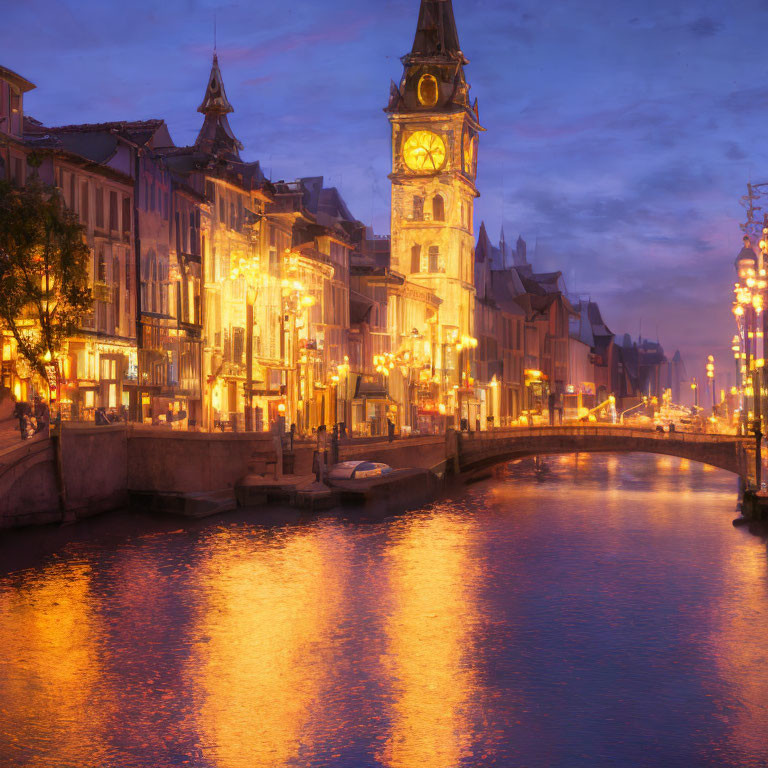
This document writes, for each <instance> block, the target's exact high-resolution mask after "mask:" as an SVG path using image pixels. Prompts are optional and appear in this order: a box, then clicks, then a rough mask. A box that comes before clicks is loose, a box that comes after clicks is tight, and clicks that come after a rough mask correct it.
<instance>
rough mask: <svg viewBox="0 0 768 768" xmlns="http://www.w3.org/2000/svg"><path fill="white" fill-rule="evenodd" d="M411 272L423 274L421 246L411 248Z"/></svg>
mask: <svg viewBox="0 0 768 768" xmlns="http://www.w3.org/2000/svg"><path fill="white" fill-rule="evenodd" d="M411 272H421V246H420V245H414V246H413V248H411Z"/></svg>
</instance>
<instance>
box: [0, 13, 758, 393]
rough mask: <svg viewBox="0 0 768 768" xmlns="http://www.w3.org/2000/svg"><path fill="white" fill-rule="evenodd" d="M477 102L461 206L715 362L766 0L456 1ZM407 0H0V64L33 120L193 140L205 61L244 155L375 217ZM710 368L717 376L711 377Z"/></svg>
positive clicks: (650, 330) (378, 222)
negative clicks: (19, 79)
mask: <svg viewBox="0 0 768 768" xmlns="http://www.w3.org/2000/svg"><path fill="white" fill-rule="evenodd" d="M453 3H454V9H455V13H456V20H457V24H458V27H459V37H460V39H461V43H462V48H463V50H464V52H465V54H466V55H467V57H468V58H469V59H470V61H471V64H470V65H469V67H468V68H467V76H468V79H469V82H470V83H471V84H472V96H476V97H477V98H478V99H479V103H480V117H481V120H482V122H483V124H484V125H485V127H486V128H487V129H488V132H487V133H486V134H484V135H483V136H482V138H481V145H480V153H479V172H478V175H479V178H478V185H479V187H480V191H481V193H482V197H481V199H480V200H479V201H478V205H477V215H476V222H477V225H478V227H479V223H480V221H481V220H482V219H484V220H485V221H486V224H487V226H488V230H489V233H490V234H491V236H492V238H493V239H498V233H499V230H500V228H501V224H502V221H503V223H504V227H505V230H506V234H507V240H508V241H510V240H514V239H515V238H516V237H517V235H518V234H519V233H522V235H523V237H525V238H526V240H527V241H528V245H529V258H530V259H531V260H532V261H533V263H534V266H535V267H536V268H537V269H539V270H554V269H560V270H562V271H563V273H564V275H565V279H566V283H567V285H568V288H569V291H570V292H572V293H578V294H582V295H585V294H588V295H591V296H592V298H593V299H596V300H597V301H599V303H600V305H601V307H602V309H603V315H604V317H605V319H606V322H607V323H608V325H609V327H610V328H611V329H612V330H613V331H614V332H616V333H617V334H622V333H624V332H626V331H628V332H630V333H631V334H632V335H633V336H637V334H638V330H639V329H640V323H641V322H642V332H643V335H644V336H647V337H650V338H653V339H655V338H656V335H657V328H658V335H659V338H660V340H661V342H662V343H663V344H664V346H665V348H666V350H667V352H668V354H671V353H672V352H674V350H675V348H678V347H679V348H680V350H681V352H682V353H683V355H684V358H685V359H686V363H687V365H688V369H689V373H692V374H699V375H701V372H702V369H703V360H704V357H705V356H706V355H707V354H708V353H710V352H715V353H716V354H717V358H718V363H719V364H720V365H719V370H720V371H723V372H726V373H730V372H731V371H732V369H733V362H732V358H731V356H730V351H729V348H730V338H731V336H732V334H733V328H732V316H731V314H730V300H731V287H732V281H733V277H732V275H733V259H734V258H735V255H736V253H737V252H738V250H739V248H740V245H741V243H740V240H741V232H740V230H739V226H738V225H739V223H740V221H741V220H742V218H743V211H742V209H741V207H740V206H739V198H740V197H741V196H742V195H743V194H744V193H745V191H746V190H745V185H746V182H747V181H748V179H750V178H751V179H752V180H753V181H755V182H761V181H768V158H767V157H766V148H764V147H763V145H762V143H761V142H760V139H761V138H762V134H763V133H764V131H765V130H766V129H765V128H764V126H765V125H766V124H768V57H766V56H764V55H762V54H761V53H760V45H759V30H761V29H765V28H766V25H768V2H766V0H762V1H759V0H740V2H739V3H736V4H734V5H733V6H732V7H730V8H727V7H726V4H725V3H723V2H722V0H718V2H711V1H710V0H697V1H696V2H692V1H689V2H682V1H681V0H642V2H641V0H610V1H609V0H569V1H568V2H565V1H562V2H553V3H545V2H542V1H541V0H539V2H536V1H535V0H522V1H521V2H509V1H508V0H453ZM418 6H419V0H367V2H361V1H360V0H291V1H290V2H269V1H268V0H242V1H241V2H232V3H229V4H227V3H222V2H215V1H214V0H210V1H208V0H163V2H160V3H158V2H156V1H153V2H151V3H150V2H146V0H134V1H133V2H130V3H126V2H114V1H113V0H107V1H106V2H105V0H99V1H98V2H96V0H76V1H75V0H0V12H1V13H2V16H3V19H4V22H5V23H4V25H3V26H4V27H5V29H6V31H7V30H11V31H12V33H11V34H5V35H4V36H3V49H2V53H1V54H0V64H1V65H3V66H6V67H9V68H10V69H12V70H15V71H16V72H18V73H19V74H21V75H23V76H24V77H26V78H28V79H30V80H32V82H34V83H36V85H37V86H38V88H37V90H35V91H33V92H31V93H30V94H28V95H27V97H26V106H27V112H28V113H29V114H31V115H32V116H34V117H36V118H38V119H39V120H42V121H43V122H45V123H48V124H51V125H61V124H66V123H75V122H100V121H105V120H120V119H125V120H134V119H146V118H154V117H158V118H164V119H165V120H166V122H167V123H168V125H169V127H170V130H171V135H172V137H173V138H174V141H175V142H176V143H177V144H180V145H181V144H187V143H191V142H192V141H193V140H194V138H195V136H196V133H197V130H198V128H199V126H200V124H201V119H202V116H201V115H199V114H198V113H197V112H196V109H197V106H198V105H199V103H200V101H201V100H202V96H203V93H204V90H205V85H206V82H207V76H208V72H209V69H210V57H211V48H212V43H213V18H214V13H215V14H216V16H217V19H218V22H217V24H218V50H219V60H220V64H221V68H222V73H223V76H224V82H225V86H226V89H227V95H228V96H229V99H230V101H231V102H232V104H233V105H234V107H235V110H236V111H235V114H234V115H232V116H231V124H232V126H233V128H234V130H235V133H236V134H237V136H238V137H239V138H240V140H241V141H242V142H243V143H244V144H245V147H246V150H245V153H244V156H245V158H246V159H249V160H253V159H259V160H261V162H262V165H263V167H264V169H265V171H266V172H267V173H268V174H271V177H272V178H273V179H283V178H284V179H293V178H296V177H299V176H308V175H324V176H325V177H326V179H327V182H328V183H330V184H333V185H336V186H338V187H340V189H341V191H342V193H343V194H344V196H345V198H346V200H347V202H348V204H349V206H350V208H351V209H352V211H353V213H354V214H355V216H357V217H358V218H359V219H361V220H363V221H366V222H370V221H373V223H374V226H375V228H376V231H377V232H379V233H383V232H386V231H388V229H389V220H388V217H389V182H388V180H387V173H388V171H389V167H388V164H389V126H388V123H387V120H386V116H385V115H384V113H383V112H382V108H383V107H384V106H385V104H386V101H387V96H388V88H389V81H390V79H395V80H398V79H399V77H400V74H401V71H402V69H401V65H400V62H399V57H400V56H401V55H402V54H404V53H406V52H407V51H408V50H410V46H411V43H412V41H413V33H414V31H415V27H416V18H417V13H418ZM721 382H722V384H726V379H725V378H723V379H721Z"/></svg>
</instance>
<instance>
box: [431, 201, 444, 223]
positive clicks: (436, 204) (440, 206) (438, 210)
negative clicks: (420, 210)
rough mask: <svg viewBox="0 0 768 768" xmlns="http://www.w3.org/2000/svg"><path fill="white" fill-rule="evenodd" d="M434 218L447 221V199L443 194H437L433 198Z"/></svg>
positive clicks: (434, 219)
mask: <svg viewBox="0 0 768 768" xmlns="http://www.w3.org/2000/svg"><path fill="white" fill-rule="evenodd" d="M432 220H433V221H445V201H444V200H443V197H442V195H435V196H434V198H432Z"/></svg>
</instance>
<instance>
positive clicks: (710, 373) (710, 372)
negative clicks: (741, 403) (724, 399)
mask: <svg viewBox="0 0 768 768" xmlns="http://www.w3.org/2000/svg"><path fill="white" fill-rule="evenodd" d="M707 378H708V379H709V384H710V386H711V387H712V417H713V418H714V416H715V415H716V413H717V404H716V402H715V358H714V357H713V356H712V355H709V356H708V357H707Z"/></svg>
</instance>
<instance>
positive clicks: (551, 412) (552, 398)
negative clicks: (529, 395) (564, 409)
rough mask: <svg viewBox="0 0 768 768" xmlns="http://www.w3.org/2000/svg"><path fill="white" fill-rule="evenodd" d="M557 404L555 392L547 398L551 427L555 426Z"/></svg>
mask: <svg viewBox="0 0 768 768" xmlns="http://www.w3.org/2000/svg"><path fill="white" fill-rule="evenodd" d="M556 404H557V395H556V394H555V393H554V392H550V393H549V397H548V398H547V406H548V408H549V426H550V427H553V426H554V425H555V406H556Z"/></svg>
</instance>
